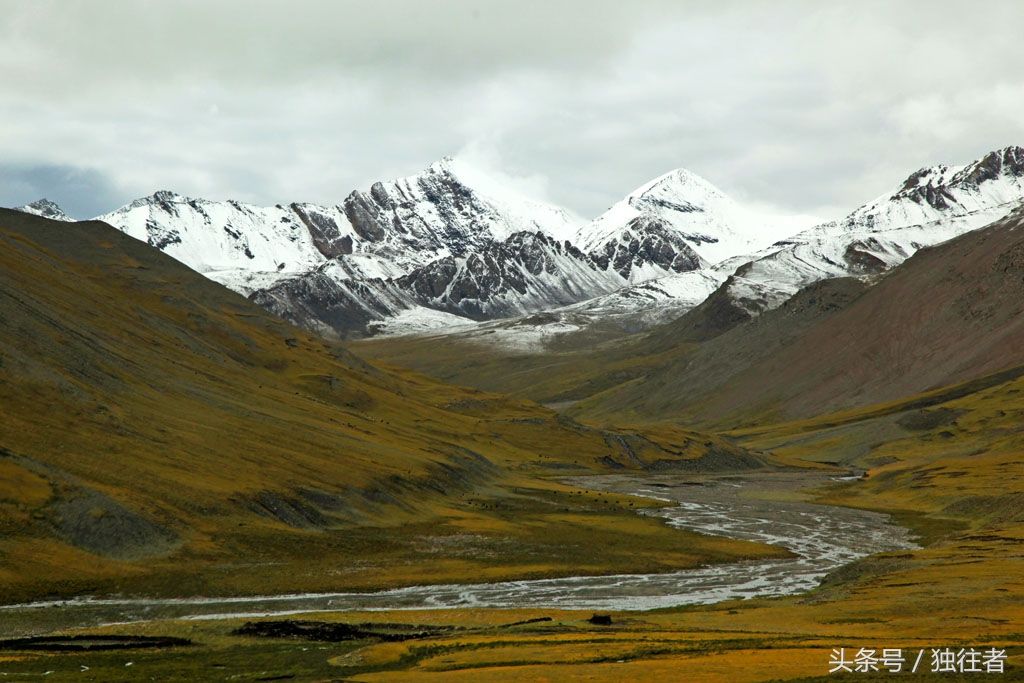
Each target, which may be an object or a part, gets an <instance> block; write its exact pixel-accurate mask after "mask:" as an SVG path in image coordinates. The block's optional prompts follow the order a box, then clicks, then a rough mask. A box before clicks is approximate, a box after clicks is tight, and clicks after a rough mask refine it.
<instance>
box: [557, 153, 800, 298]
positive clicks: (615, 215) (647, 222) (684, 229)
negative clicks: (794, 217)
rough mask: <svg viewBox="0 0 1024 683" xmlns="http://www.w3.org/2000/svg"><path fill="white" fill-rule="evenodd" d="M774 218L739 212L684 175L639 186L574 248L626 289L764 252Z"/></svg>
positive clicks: (775, 230)
mask: <svg viewBox="0 0 1024 683" xmlns="http://www.w3.org/2000/svg"><path fill="white" fill-rule="evenodd" d="M785 233H786V227H785V225H784V224H780V222H779V221H778V220H777V219H773V218H769V217H766V216H762V215H758V214H757V213H755V212H752V211H749V210H747V209H746V208H744V207H742V206H740V205H739V204H737V203H736V202H735V201H733V200H732V199H730V198H729V197H727V196H726V195H725V194H723V193H722V192H721V191H720V190H719V189H718V188H716V187H715V186H714V185H712V184H711V183H709V182H708V181H706V180H704V179H703V178H701V177H700V176H698V175H696V174H694V173H691V172H690V171H687V170H685V169H676V170H674V171H670V172H669V173H666V174H664V175H662V176H659V177H658V178H655V179H654V180H652V181H650V182H648V183H645V184H644V185H641V186H640V187H638V188H637V189H636V190H634V191H633V192H631V193H630V194H629V195H628V196H626V198H625V199H623V200H622V201H620V202H618V203H616V204H615V205H614V206H612V207H611V208H610V209H608V210H607V211H606V212H605V213H603V214H602V215H600V216H599V217H598V218H596V219H595V220H594V221H592V222H591V223H589V224H586V225H584V226H582V227H581V228H580V229H579V231H578V232H577V235H576V243H577V245H579V247H580V249H582V250H583V251H585V252H587V253H588V254H590V255H591V256H592V257H593V258H594V259H595V261H597V262H598V264H599V265H600V266H601V267H602V268H605V269H608V270H614V271H615V272H617V273H619V274H620V275H622V276H623V277H625V278H627V279H628V280H629V281H630V282H634V283H635V282H643V281H645V280H651V279H654V278H658V277H662V276H665V275H670V274H673V273H683V272H688V271H694V270H701V269H704V268H706V267H707V266H709V265H712V264H715V263H718V262H720V261H722V260H724V259H727V258H729V257H731V256H736V255H738V254H745V253H750V252H751V251H754V250H756V249H758V248H760V247H763V246H767V245H768V244H771V243H772V242H773V241H775V240H776V239H778V238H779V237H781V236H783V234H785Z"/></svg>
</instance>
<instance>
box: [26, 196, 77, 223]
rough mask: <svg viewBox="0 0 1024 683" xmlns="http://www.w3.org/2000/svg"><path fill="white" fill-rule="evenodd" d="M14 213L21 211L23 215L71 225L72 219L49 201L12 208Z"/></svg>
mask: <svg viewBox="0 0 1024 683" xmlns="http://www.w3.org/2000/svg"><path fill="white" fill-rule="evenodd" d="M14 210H15V211H21V212H23V213H30V214H32V215H33V216H42V217H43V218H49V219H50V220H54V221H64V222H66V223H73V222H74V220H75V219H74V218H72V217H71V216H69V215H67V214H66V213H64V209H62V208H60V207H59V206H57V204H56V202H51V201H50V200H49V199H46V198H43V199H37V200H36V201H34V202H32V203H31V204H25V205H24V206H16V207H14Z"/></svg>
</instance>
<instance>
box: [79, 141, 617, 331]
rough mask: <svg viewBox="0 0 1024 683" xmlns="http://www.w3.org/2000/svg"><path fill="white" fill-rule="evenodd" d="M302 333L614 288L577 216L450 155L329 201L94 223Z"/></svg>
mask: <svg viewBox="0 0 1024 683" xmlns="http://www.w3.org/2000/svg"><path fill="white" fill-rule="evenodd" d="M99 220H103V221H105V222H107V223H110V224H111V225H114V226H116V227H118V228H120V229H121V230H123V231H124V232H126V233H128V234H130V235H132V236H133V237H136V238H137V239H140V240H143V241H146V242H148V243H149V244H151V245H153V246H155V247H157V248H158V249H161V250H163V251H164V252H166V253H167V254H169V255H171V256H173V257H174V258H176V259H178V260H180V261H182V262H183V263H185V264H187V265H189V266H190V267H192V268H194V269H195V270H197V271H199V272H201V273H204V274H205V275H207V276H208V277H210V278H212V279H214V280H217V281H219V282H221V283H223V284H225V285H227V286H228V287H231V288H232V289H235V290H236V291H239V292H242V293H244V294H246V295H249V296H252V297H253V298H254V299H255V300H257V301H259V302H261V303H263V304H264V305H266V306H267V307H268V308H271V309H272V310H274V311H275V312H276V313H278V314H280V315H282V316H284V317H286V318H290V319H292V320H294V321H295V322H297V323H299V324H303V325H305V326H307V327H314V328H317V329H320V330H322V331H325V330H330V331H332V332H334V333H338V334H348V333H351V332H353V331H359V332H365V331H366V329H367V325H368V324H369V323H370V322H374V321H381V320H383V319H385V318H387V317H390V316H394V315H397V314H398V313H399V312H401V311H404V310H409V309H412V308H415V307H418V306H426V307H429V308H432V309H435V310H438V311H451V312H452V313H455V314H458V315H462V316H466V317H467V318H471V319H483V318H488V317H493V316H501V315H513V314H518V313H525V312H529V311H533V310H541V309H543V308H546V307H551V306H557V305H562V304H565V303H570V302H574V301H579V300H582V299H586V298H589V297H592V296H595V295H598V294H603V293H606V292H610V291H612V290H613V289H615V288H617V287H620V286H622V285H623V284H624V282H625V281H624V280H623V278H622V277H620V276H619V275H618V274H616V273H611V272H605V271H603V270H602V269H600V268H598V267H597V266H595V264H594V263H593V262H592V260H591V259H590V258H589V257H588V256H586V255H585V254H583V253H582V252H580V251H579V250H578V249H576V248H575V247H573V246H571V245H570V244H569V243H568V242H566V241H564V237H565V236H567V235H573V234H575V232H576V230H577V228H578V222H579V221H578V220H577V219H575V218H574V217H572V216H571V215H570V214H569V213H568V212H566V211H564V210H562V209H559V208H557V207H554V206H551V205H549V204H545V203H544V202H541V201H537V200H534V199H531V198H528V197H525V196H522V195H521V194H519V193H517V192H515V191H513V190H510V189H508V188H505V187H503V186H502V185H501V184H500V183H499V182H496V181H494V180H493V179H491V178H489V177H488V176H487V175H486V174H485V173H483V172H481V171H479V170H477V169H475V168H473V167H472V166H471V165H469V164H467V163H465V162H462V161H460V160H457V159H452V158H444V159H442V160H441V161H439V162H437V163H435V164H433V165H431V166H430V167H429V168H428V169H426V170H425V171H423V172H422V173H419V174H417V175H414V176H409V177H407V178H400V179H398V180H394V181H389V182H378V183H374V184H373V185H372V186H371V188H370V189H369V191H365V192H364V191H355V192H352V193H351V194H349V196H348V197H347V198H346V199H345V200H344V201H343V202H342V203H341V204H339V205H336V206H322V205H317V204H308V203H293V204H288V205H280V204H279V205H276V206H271V207H259V206H253V205H249V204H244V203H241V202H237V201H210V200H205V199H194V198H189V197H185V196H182V195H178V194H175V193H173V192H167V191H161V192H157V193H155V194H153V195H151V196H149V197H144V198H142V199H138V200H135V201H134V202H132V203H130V204H128V205H127V206H124V207H122V208H120V209H118V210H116V211H113V212H111V213H108V214H105V215H103V216H100V217H99Z"/></svg>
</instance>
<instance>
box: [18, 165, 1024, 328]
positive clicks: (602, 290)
mask: <svg viewBox="0 0 1024 683" xmlns="http://www.w3.org/2000/svg"><path fill="white" fill-rule="evenodd" d="M1022 197H1024V150H1022V149H1021V148H1020V147H1007V148H1005V149H1002V150H998V151H996V152H992V153H990V154H987V155H985V156H984V157H982V158H981V159H979V160H977V161H974V162H971V163H969V164H966V165H964V166H957V167H948V166H936V167H932V168H925V169H922V170H920V171H918V172H916V173H913V174H911V175H910V177H908V178H907V179H906V180H905V181H904V182H902V183H900V184H899V185H897V186H896V187H894V188H893V190H892V191H890V192H888V193H886V194H884V195H883V196H881V197H879V198H877V199H875V200H874V201H872V202H868V203H867V204H865V205H863V206H861V207H859V208H857V209H856V210H854V211H853V212H851V213H850V214H849V215H848V216H846V217H845V218H843V219H842V220H839V221H833V222H830V223H823V224H820V225H817V226H815V227H813V228H811V229H808V230H805V231H803V232H800V233H798V234H796V235H793V236H792V237H787V238H785V239H782V240H779V241H775V242H773V240H775V239H777V238H778V237H779V235H780V234H783V235H784V234H787V233H788V232H789V231H790V230H791V228H792V225H793V222H792V221H790V220H787V219H784V218H777V217H766V216H761V215H758V214H757V213H756V212H753V211H750V210H748V209H747V208H745V207H742V206H740V205H739V204H737V203H736V202H734V201H733V200H732V199H730V198H729V197H727V196H726V195H725V194H723V193H722V192H721V191H719V190H718V189H716V188H715V187H714V186H712V185H711V184H710V183H708V182H707V181H706V180H704V179H702V178H700V177H699V176H697V175H695V174H693V173H690V172H688V171H685V170H681V169H680V170H675V171H672V172H670V173H667V174H665V175H662V176H660V177H658V178H655V179H654V180H652V181H651V182H649V183H646V184H645V185H643V186H641V187H640V188H637V190H635V191H634V192H632V193H630V194H629V195H628V196H627V197H625V198H624V199H623V200H622V201H620V202H618V203H616V204H615V205H614V206H612V208H610V209H609V210H608V211H606V212H605V213H604V214H602V215H600V216H599V217H598V218H596V219H595V220H593V221H591V222H589V223H582V222H581V221H580V220H579V219H575V218H574V217H573V216H571V215H570V214H569V213H567V212H566V211H563V210H561V209H559V208H557V207H554V206H551V205H549V204H545V203H543V202H540V201H537V200H535V199H531V198H528V197H525V196H523V195H521V194H519V193H517V192H514V191H512V190H510V189H508V188H506V187H505V186H503V185H502V184H501V183H500V182H497V181H495V180H494V179H493V178H490V177H488V176H487V175H486V174H485V173H482V172H480V171H479V170H476V169H474V168H473V167H472V166H470V165H469V164H466V163H464V162H462V161H460V160H457V159H451V158H445V159H442V160H441V161H439V162H437V163H435V164H433V165H431V166H430V167H429V168H427V169H426V170H425V171H423V172H421V173H419V174H416V175H413V176H409V177H406V178H400V179H398V180H394V181H388V182H378V183H374V184H373V185H372V186H371V187H370V189H369V190H368V191H355V192H352V193H351V194H349V195H348V196H347V198H346V199H345V200H344V201H342V202H341V203H340V204H337V205H333V206H325V205H318V204H309V203H292V204H287V205H280V204H279V205H276V206H271V207H258V206H252V205H249V204H244V203H241V202H236V201H210V200H205V199H193V198H189V197H184V196H181V195H178V194H175V193H173V192H166V191H164V192H157V193H155V194H153V195H151V196H149V197H144V198H142V199H138V200H136V201H134V202H132V203H130V204H128V205H127V206H124V207H122V208H120V209H118V210H116V211H113V212H111V213H108V214H105V215H103V216H100V217H99V220H103V221H106V222H108V223H110V224H112V225H114V226H116V227H118V228H120V229H121V230H123V231H124V232H126V233H128V234H130V235H132V236H134V237H136V238H138V239H140V240H143V241H146V242H148V243H149V244H151V245H153V246H154V247H157V248H159V249H161V250H163V251H165V252H166V253H168V254H169V255H171V256H173V257H175V258H177V259H178V260H180V261H182V262H184V263H185V264H187V265H189V266H191V267H192V268H194V269H195V270H198V271H199V272H202V273H204V274H206V275H207V276H208V277H210V278H212V279H215V280H217V281H219V282H222V283H223V284H225V285H227V286H228V287H231V288H232V289H235V290H236V291H239V292H242V293H244V294H246V295H248V296H250V297H251V298H252V299H253V300H254V301H256V302H258V303H260V304H262V305H264V306H265V307H267V308H269V309H270V310H272V311H274V312H275V313H277V314H279V315H281V316H283V317H285V318H288V319H290V320H292V321H294V322H296V323H297V324H300V325H302V326H305V327H308V328H311V329H316V330H319V331H321V332H325V333H331V334H339V335H351V334H370V333H373V332H375V331H381V330H383V331H385V332H386V333H402V332H405V331H423V330H425V329H428V328H429V327H431V326H437V327H442V328H450V327H452V326H456V325H471V324H472V323H473V322H474V321H478V322H479V321H493V320H497V319H508V324H507V325H506V324H497V325H496V324H488V325H486V326H485V327H486V328H487V333H488V335H489V336H490V337H492V338H494V339H495V340H498V338H499V337H501V336H502V334H504V333H502V334H490V332H491V331H492V330H497V331H501V330H514V332H515V334H516V335H519V336H520V337H522V338H523V339H529V340H534V341H536V340H538V339H540V340H542V339H544V338H548V337H551V336H552V335H558V334H562V333H564V332H566V331H580V330H584V329H586V328H589V327H591V326H593V325H599V326H600V327H601V329H602V330H604V331H605V332H607V333H609V334H615V333H621V332H629V331H635V330H639V329H645V328H647V327H650V326H652V325H654V324H657V323H659V322H663V321H665V320H666V319H669V318H671V317H674V316H678V315H680V314H681V313H683V312H685V311H686V310H689V309H690V308H693V307H694V306H696V305H697V304H699V303H700V302H702V301H703V300H704V299H706V298H707V297H708V296H709V294H711V293H712V292H714V291H716V290H717V289H719V288H720V287H725V288H726V289H725V290H723V296H725V297H727V298H728V299H729V300H732V301H733V302H735V303H736V304H737V305H738V306H739V307H741V308H743V309H745V310H746V311H748V312H749V313H750V314H752V315H756V314H758V313H759V312H761V311H763V310H766V309H768V308H773V307H775V306H778V305H779V304H781V303H782V302H783V301H785V300H787V299H788V298H789V297H790V296H792V295H793V294H794V293H796V292H797V291H798V290H799V289H800V288H802V287H804V286H806V285H808V284H810V283H813V282H816V281H818V280H822V279H826V278H831V277H839V276H847V275H855V276H871V275H875V274H877V273H880V272H883V271H885V270H887V269H889V268H891V267H893V266H895V265H897V264H899V263H901V262H902V261H903V260H905V259H906V258H908V257H909V256H910V255H912V254H913V253H914V252H915V251H917V250H918V249H920V248H922V247H924V246H928V245H932V244H936V243H938V242H942V241H944V240H947V239H949V238H952V237H954V236H956V235H959V234H961V233H963V232H966V231H969V230H973V229H976V228H979V227H982V226H984V225H987V224H989V223H991V222H993V221H995V220H997V219H999V218H1001V217H1003V216H1005V215H1006V214H1007V213H1008V212H1009V211H1010V210H1011V209H1012V208H1013V207H1014V206H1016V205H1017V204H1018V203H1019V202H1020V201H1021V199H1022ZM22 210H24V211H29V212H30V213H37V214H39V215H49V217H57V218H60V219H61V220H70V219H69V218H68V217H67V216H66V215H65V214H64V213H63V212H62V211H60V209H59V207H56V205H54V204H52V202H47V201H45V200H40V201H38V202H34V203H33V204H30V205H27V206H26V207H22ZM567 237H571V239H568V238H567ZM537 313H543V315H535V314H537ZM515 316H520V317H519V318H516V317H515ZM534 341H531V342H530V344H533V343H534Z"/></svg>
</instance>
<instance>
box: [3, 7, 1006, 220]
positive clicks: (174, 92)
mask: <svg viewBox="0 0 1024 683" xmlns="http://www.w3.org/2000/svg"><path fill="white" fill-rule="evenodd" d="M1022 26H1024V2H1018V1H1016V0H1007V1H1005V2H1000V1H998V0H987V1H986V2H984V3H968V2H964V1H963V0H960V1H958V2H940V1H937V0H926V1H920V2H916V1H912V0H904V1H901V2H879V3H872V2H867V1H864V0H857V1H855V2H823V1H821V0H809V1H807V2H795V1H794V2H780V1H778V0H776V1H772V2H768V1H764V2H723V1H718V2H708V3H703V2H678V1H677V2H638V1H636V0H633V1H630V2H600V1H596V0H585V1H580V2H569V1H564V2H558V1H557V0H546V1H538V2H528V1H524V0H517V1H516V2H501V3H499V2H484V1H483V0H478V1H476V2H426V1H424V0H416V1H411V2H387V1H381V0H375V1H373V2H371V1H369V0H359V1H358V2H348V3H345V2H302V1H298V0H288V1H287V2H254V1H253V0H248V1H246V2H225V1H221V2H212V1H211V0H206V1H203V2H175V1H171V0H160V1H159V2H138V1H136V2H104V1H100V0H95V1H92V2H73V1H70V0H61V1H60V2H44V1H38V0H36V1H32V2H29V1H22V2H8V1H7V0H0V79H2V80H0V131H2V132H0V146H2V149H0V205H15V204H20V203H24V202H27V201H31V200H34V199H37V198H39V197H40V196H47V197H49V198H51V199H54V200H56V201H57V202H58V203H61V204H62V205H64V207H65V208H66V209H67V210H68V211H69V213H71V214H72V215H75V216H77V217H89V216H92V215H96V214H99V213H102V212H105V211H108V210H110V209H112V208H115V207H117V206H119V205H121V204H123V203H126V202H127V201H129V200H130V199H132V198H134V197H138V196H142V195H147V194H150V193H152V192H153V191H154V190H157V189H172V190H175V191H178V192H181V193H184V194H189V195H194V196H202V197H208V198H212V199H224V198H234V199H239V200H243V201H250V202H256V203H263V204H273V203H279V202H287V201H296V200H301V201H318V202H329V203H334V202H338V201H340V200H342V199H343V198H344V197H345V196H346V195H347V194H348V193H349V192H350V191H351V190H353V189H356V188H364V187H367V186H368V185H369V184H370V183H371V182H373V181H374V180H378V179H387V178H392V177H397V176H401V175H409V174H412V173H415V172H417V171H418V170H420V169H422V168H424V167H426V166H427V165H429V164H430V163H431V162H432V161H434V160H436V159H438V158H439V157H441V156H444V155H461V156H464V157H468V158H470V159H471V160H473V161H475V162H476V163H477V164H479V165H482V166H485V167H487V168H489V169H490V170H492V171H493V172H495V173H500V174H504V175H507V176H508V179H509V182H513V183H516V184H518V185H520V186H521V187H522V188H525V189H527V190H528V191H530V192H532V193H534V194H536V195H539V196H541V197H542V198H545V199H548V200H550V201H553V202H556V203H559V204H562V205H564V206H567V207H568V208H570V209H571V210H573V211H575V212H577V213H578V214H580V215H582V216H586V217H592V216H594V215H596V214H598V213H599V212H601V211H602V210H603V209H605V208H606V207H607V206H608V205H610V204H611V203H613V202H614V201H616V200H617V199H619V198H621V197H622V196H623V195H624V194H626V193H627V192H629V191H630V190H632V189H633V188H634V187H636V186H637V185H640V184H641V183H643V182H644V181H646V180H648V179H650V178H652V177H654V176H656V175H660V174H661V173H664V172H665V171H668V170H670V169H672V168H676V167H680V166H681V167H685V168H688V169H690V170H692V171H694V172H696V173H698V174H700V175H702V176H704V177H705V178H707V179H708V180H710V181H711V182H713V183H714V184H716V185H718V186H719V187H720V188H722V189H723V190H724V191H726V192H727V193H729V194H731V195H733V196H734V197H736V198H737V199H739V200H741V201H746V202H750V203H751V204H755V205H759V206H762V207H764V208H766V209H770V210H775V211H779V212H786V213H798V214H813V215H818V216H821V217H823V218H830V217H833V215H834V214H840V213H845V212H846V211H848V210H850V209H852V208H853V207H854V206H856V205H858V204H861V203H863V202H864V201H867V200H868V199H871V198H872V197H874V196H876V195H878V194H880V193H882V192H884V191H886V190H887V189H889V188H890V186H892V185H894V184H896V183H897V182H899V181H900V180H901V179H902V178H904V177H906V176H907V175H908V174H909V173H910V172H911V171H913V170H915V169H917V168H919V167H921V166H925V165H932V164H937V163H951V164H952V163H962V162H965V161H968V160H970V159H973V158H975V157H977V156H980V155H981V154H982V153H984V152H986V151H988V150H991V149H996V148H1000V147H1004V146H1006V145H1010V144H1024V49H1022V47H1021V27H1022Z"/></svg>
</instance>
